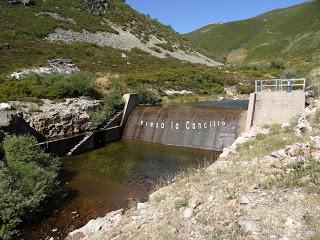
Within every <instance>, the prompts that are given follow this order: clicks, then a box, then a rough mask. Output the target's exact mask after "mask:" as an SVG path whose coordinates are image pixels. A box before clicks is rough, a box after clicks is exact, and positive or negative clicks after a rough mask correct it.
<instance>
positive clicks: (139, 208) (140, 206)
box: [137, 203, 146, 210]
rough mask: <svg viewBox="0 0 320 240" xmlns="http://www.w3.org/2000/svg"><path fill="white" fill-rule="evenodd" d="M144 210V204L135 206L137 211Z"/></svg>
mask: <svg viewBox="0 0 320 240" xmlns="http://www.w3.org/2000/svg"><path fill="white" fill-rule="evenodd" d="M145 208H146V204H145V203H138V205H137V210H142V209H145Z"/></svg>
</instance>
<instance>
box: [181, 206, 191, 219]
mask: <svg viewBox="0 0 320 240" xmlns="http://www.w3.org/2000/svg"><path fill="white" fill-rule="evenodd" d="M192 215H193V210H192V209H191V208H186V209H185V210H184V211H183V217H184V218H191V217H192Z"/></svg>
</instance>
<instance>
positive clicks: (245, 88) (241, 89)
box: [237, 85, 254, 94]
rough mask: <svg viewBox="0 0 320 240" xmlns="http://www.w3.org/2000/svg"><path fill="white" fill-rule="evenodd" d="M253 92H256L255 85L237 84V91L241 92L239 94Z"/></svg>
mask: <svg viewBox="0 0 320 240" xmlns="http://www.w3.org/2000/svg"><path fill="white" fill-rule="evenodd" d="M252 92H254V87H253V86H248V85H238V86H237V93H239V94H250V93H252Z"/></svg>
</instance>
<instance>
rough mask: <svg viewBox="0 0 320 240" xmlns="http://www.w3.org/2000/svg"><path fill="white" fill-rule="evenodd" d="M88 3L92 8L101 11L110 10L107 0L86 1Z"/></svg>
mask: <svg viewBox="0 0 320 240" xmlns="http://www.w3.org/2000/svg"><path fill="white" fill-rule="evenodd" d="M84 1H85V2H86V3H88V4H89V5H91V6H92V7H95V8H98V9H100V10H103V9H108V7H109V4H108V2H107V1H106V0H84Z"/></svg>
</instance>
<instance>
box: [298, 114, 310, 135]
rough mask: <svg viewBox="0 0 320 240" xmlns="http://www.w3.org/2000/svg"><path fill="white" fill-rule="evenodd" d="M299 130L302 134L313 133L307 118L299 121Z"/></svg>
mask: <svg viewBox="0 0 320 240" xmlns="http://www.w3.org/2000/svg"><path fill="white" fill-rule="evenodd" d="M297 130H299V131H300V132H301V133H305V132H311V131H312V126H311V124H310V123H309V121H308V120H307V119H306V118H305V117H301V118H300V119H299V120H298V125H297Z"/></svg>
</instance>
